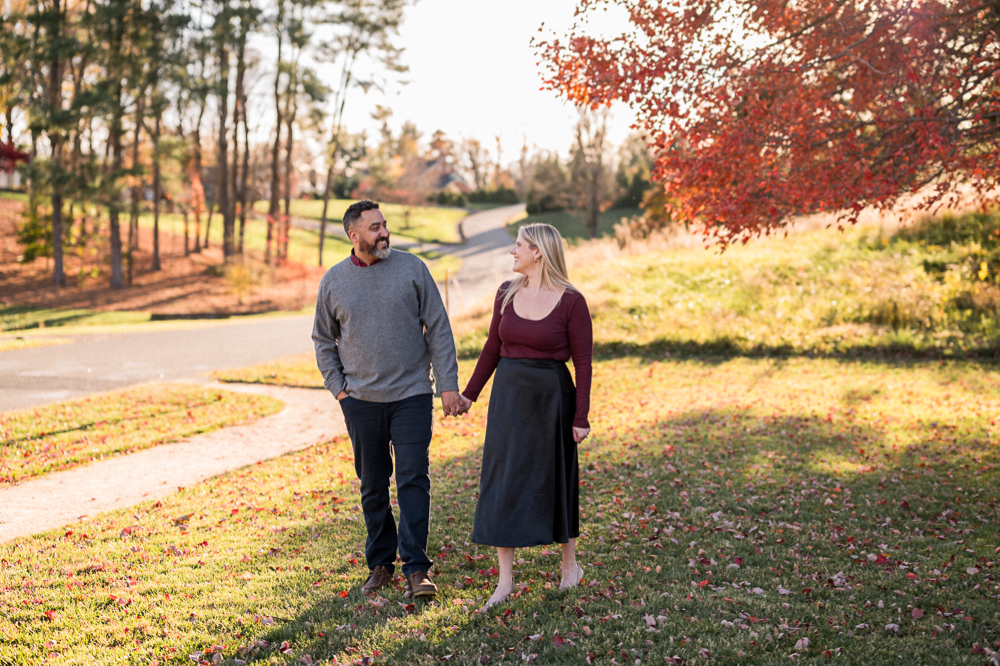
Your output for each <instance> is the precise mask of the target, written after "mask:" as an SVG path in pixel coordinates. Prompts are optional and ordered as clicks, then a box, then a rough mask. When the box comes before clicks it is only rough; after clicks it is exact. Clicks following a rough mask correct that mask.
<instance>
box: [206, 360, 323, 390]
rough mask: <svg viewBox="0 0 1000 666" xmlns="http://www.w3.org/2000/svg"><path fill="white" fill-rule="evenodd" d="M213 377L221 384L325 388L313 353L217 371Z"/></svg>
mask: <svg viewBox="0 0 1000 666" xmlns="http://www.w3.org/2000/svg"><path fill="white" fill-rule="evenodd" d="M212 377H214V378H215V379H217V380H219V381H221V382H236V383H241V384H275V385H277V386H295V387H298V388H323V375H321V374H319V370H318V369H317V368H316V355H315V354H313V353H312V352H307V353H305V354H296V355H295V356H288V357H285V358H281V359H277V360H274V361H266V362H264V363H257V364H255V365H250V366H247V367H245V368H230V369H226V370H217V371H215V372H214V373H212Z"/></svg>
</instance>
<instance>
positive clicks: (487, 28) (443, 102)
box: [329, 0, 634, 163]
mask: <svg viewBox="0 0 1000 666" xmlns="http://www.w3.org/2000/svg"><path fill="white" fill-rule="evenodd" d="M575 6H576V2H575V1H574V0H501V1H499V2H498V1H496V0H419V2H417V3H416V5H411V6H408V7H407V9H406V18H405V20H404V22H403V25H402V27H401V29H400V36H399V38H398V43H399V44H400V45H401V46H403V47H404V48H405V51H404V53H403V62H404V63H405V64H407V65H408V66H409V68H410V71H409V72H408V73H407V74H406V75H404V76H405V78H407V79H409V81H410V83H408V84H407V85H397V84H390V86H389V88H388V90H387V91H386V93H387V94H386V95H382V94H380V93H378V92H376V91H372V92H370V93H369V94H368V95H367V96H366V95H363V94H362V93H361V91H360V90H352V91H351V93H350V94H351V96H350V97H349V98H348V101H347V107H346V108H345V112H344V115H345V121H346V125H347V128H348V130H349V131H351V132H357V131H360V130H361V129H362V128H368V130H369V136H374V134H375V131H376V130H377V128H378V124H377V123H376V122H374V121H373V120H371V119H370V114H371V112H372V111H373V110H374V108H375V105H376V104H382V105H384V106H388V107H389V108H391V109H392V111H393V117H392V119H391V120H390V125H392V126H393V127H394V128H397V129H398V128H399V126H400V125H401V124H402V123H403V122H404V121H406V120H410V121H412V122H414V123H415V124H416V126H417V128H418V129H420V131H421V132H423V140H427V139H428V138H429V137H430V135H431V134H432V133H433V132H434V131H435V130H437V129H440V130H443V131H444V132H445V134H446V135H447V136H448V137H449V138H450V139H452V140H453V141H458V140H459V139H461V138H464V137H475V138H477V139H479V140H480V141H481V142H482V143H483V145H484V147H486V148H488V149H489V150H490V152H491V153H492V154H493V158H494V159H496V154H495V150H496V142H495V140H494V137H495V136H496V135H500V137H501V142H502V146H503V162H504V163H507V162H510V161H512V160H514V159H516V157H517V154H518V152H519V151H520V149H521V145H522V142H523V141H524V137H526V138H527V142H528V145H529V146H532V145H535V146H537V147H539V148H543V149H546V150H553V151H558V152H559V153H561V154H563V155H565V154H566V153H567V151H568V150H569V147H570V145H571V143H572V141H573V126H574V123H575V122H576V117H577V113H576V110H575V109H574V108H573V107H572V106H571V105H569V104H566V103H565V102H563V101H561V100H560V99H559V98H557V97H556V95H555V93H553V92H551V91H542V90H540V88H541V85H542V83H541V81H542V77H541V76H540V74H539V71H540V67H539V66H538V65H536V64H535V60H536V56H535V52H534V49H532V48H531V46H530V41H531V39H532V37H536V36H539V34H540V33H539V32H538V29H539V27H541V26H542V24H543V23H544V24H545V26H544V27H545V31H546V34H551V31H555V32H557V33H558V34H564V33H565V32H566V30H567V29H568V28H569V27H570V26H571V25H572V24H573V12H574V9H575ZM617 18H618V20H612V19H610V18H609V19H607V21H606V22H605V20H604V19H603V18H602V23H601V25H592V26H591V30H592V31H593V32H594V33H607V32H612V33H620V32H621V31H622V30H623V29H624V28H625V26H626V24H627V23H626V21H625V20H624V16H619V17H617ZM329 78H330V79H331V80H332V79H333V77H332V76H330V77H329ZM633 121H634V118H633V116H632V113H631V111H630V110H629V109H628V108H627V107H624V106H622V105H619V106H616V107H614V108H613V116H612V121H611V126H610V127H609V139H610V140H611V141H612V143H613V144H615V145H617V144H620V143H621V142H622V141H623V140H624V138H625V136H626V135H627V134H628V133H629V126H630V125H631V124H632V122H633Z"/></svg>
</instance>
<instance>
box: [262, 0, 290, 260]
mask: <svg viewBox="0 0 1000 666" xmlns="http://www.w3.org/2000/svg"><path fill="white" fill-rule="evenodd" d="M284 21H285V2H284V0H278V17H277V19H276V21H275V26H276V28H277V33H278V62H277V69H276V71H275V74H274V114H275V123H274V145H273V146H271V202H270V205H269V206H268V209H267V247H266V248H265V250H264V262H265V263H267V264H270V263H271V259H272V255H271V245H272V243H273V242H274V225H275V222H277V220H278V213H279V211H280V207H279V206H280V203H279V201H280V196H281V192H280V191H279V190H280V188H281V123H282V116H281V47H282V43H283V40H282V37H283V36H284Z"/></svg>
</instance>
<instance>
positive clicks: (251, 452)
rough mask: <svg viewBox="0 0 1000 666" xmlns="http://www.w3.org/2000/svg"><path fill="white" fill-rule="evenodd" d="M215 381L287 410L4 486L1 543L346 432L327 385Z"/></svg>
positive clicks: (0, 491) (152, 498)
mask: <svg viewBox="0 0 1000 666" xmlns="http://www.w3.org/2000/svg"><path fill="white" fill-rule="evenodd" d="M215 386H218V387H219V388H223V389H225V390H228V391H242V392H245V393H260V394H264V395H270V396H273V397H275V398H278V399H279V400H282V401H283V402H284V403H285V408H284V410H282V411H281V412H279V413H277V414H272V415H271V416H267V417H264V418H262V419H260V420H258V421H255V422H253V423H250V424H247V425H241V426H233V427H230V428H223V429H222V430H216V431H214V432H210V433H207V434H204V435H197V436H194V437H189V438H188V439H184V440H181V441H179V442H176V443H174V444H165V445H163V446H156V447H153V448H150V449H144V450H142V451H138V452H136V453H132V454H129V455H123V456H114V457H111V458H108V459H107V460H102V461H101V462H96V463H91V464H89V465H83V466H81V467H76V468H73V469H70V470H66V471H64V472H56V473H53V474H47V475H45V476H42V477H39V478H37V479H34V480H29V481H25V482H24V483H21V484H18V485H14V486H6V487H4V486H0V542H4V541H9V540H11V539H14V538H17V537H20V536H27V535H30V534H36V533H38V532H42V531H44V530H49V529H53V528H56V527H61V526H63V525H72V523H74V522H76V521H78V520H80V519H81V518H84V517H86V516H93V515H96V514H98V513H100V512H102V511H110V510H112V509H120V508H122V507H126V506H132V505H134V504H138V503H139V502H147V501H150V502H151V501H155V500H156V499H158V498H160V497H164V496H166V495H169V494H170V493H172V492H175V491H176V490H177V488H178V487H187V486H191V485H194V484H196V483H198V482H200V481H204V480H205V479H208V478H211V477H213V476H217V475H219V474H223V473H225V472H229V471H231V470H234V469H239V468H240V467H245V466H246V465H252V464H254V463H256V462H257V461H259V460H267V459H268V458H274V457H276V456H280V455H283V454H285V453H289V452H290V451H298V450H300V449H304V448H308V447H310V446H312V445H313V444H316V443H318V442H322V441H325V440H328V439H330V438H331V437H333V436H335V435H340V434H343V433H345V432H347V428H346V427H345V425H344V419H343V416H342V414H341V412H340V408H339V407H337V405H336V401H335V400H334V399H333V396H331V395H330V394H329V392H327V391H325V390H315V389H297V388H287V387H280V386H266V385H262V384H255V385H250V384H215Z"/></svg>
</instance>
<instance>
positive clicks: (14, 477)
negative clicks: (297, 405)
mask: <svg viewBox="0 0 1000 666" xmlns="http://www.w3.org/2000/svg"><path fill="white" fill-rule="evenodd" d="M281 407H282V404H281V401H279V400H275V399H274V398H270V397H267V396H258V395H247V394H243V393H231V392H229V391H219V390H215V389H205V388H201V387H196V386H183V385H171V384H161V385H152V386H142V387H138V388H132V389H128V390H125V391H119V392H115V393H105V394H102V395H98V396H94V397H90V398H85V399H82V400H77V401H73V402H64V403H59V404H55V405H47V406H45V407H38V408H36V409H26V410H21V411H16V412H6V413H3V414H0V442H2V446H0V485H2V484H4V483H17V482H19V481H24V480H26V479H29V478H31V477H35V476H39V475H41V474H45V473H47V472H54V471H58V470H63V469H68V468H70V467H76V466H78V465H84V464H87V463H89V462H93V461H95V460H103V459H104V457H105V456H111V455H117V454H126V453H132V452H134V451H139V450H141V449H147V448H150V447H153V446H158V445H160V444H167V443H169V442H175V441H177V440H179V439H182V438H184V437H188V436H190V435H195V434H198V433H203V432H210V431H212V430H216V429H218V428H224V427H226V426H230V425H236V424H238V423H248V422H251V421H254V420H256V419H258V418H260V417H261V416H266V415H268V414H274V413H275V412H277V411H279V410H280V409H281Z"/></svg>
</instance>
